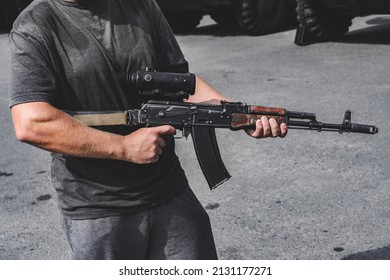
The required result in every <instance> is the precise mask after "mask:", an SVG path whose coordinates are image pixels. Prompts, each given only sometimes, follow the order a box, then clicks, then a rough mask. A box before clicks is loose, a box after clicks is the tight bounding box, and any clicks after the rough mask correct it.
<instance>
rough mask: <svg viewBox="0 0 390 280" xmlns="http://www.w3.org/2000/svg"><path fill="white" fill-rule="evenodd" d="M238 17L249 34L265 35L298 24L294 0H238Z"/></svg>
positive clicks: (240, 23)
mask: <svg viewBox="0 0 390 280" xmlns="http://www.w3.org/2000/svg"><path fill="white" fill-rule="evenodd" d="M236 5H237V19H238V23H239V25H240V27H241V28H242V29H243V30H244V31H245V32H246V33H248V34H249V35H264V34H270V33H275V32H279V31H282V30H286V29H287V28H292V27H294V26H296V24H297V22H296V15H295V6H296V2H295V1H294V0H236Z"/></svg>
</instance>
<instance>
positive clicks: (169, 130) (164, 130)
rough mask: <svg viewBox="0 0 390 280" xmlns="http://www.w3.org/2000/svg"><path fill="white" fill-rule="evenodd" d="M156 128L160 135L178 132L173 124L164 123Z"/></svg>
mask: <svg viewBox="0 0 390 280" xmlns="http://www.w3.org/2000/svg"><path fill="white" fill-rule="evenodd" d="M156 130H157V132H158V134H160V135H168V134H169V135H175V134H176V129H175V128H174V127H173V126H171V125H162V126H157V127H156Z"/></svg>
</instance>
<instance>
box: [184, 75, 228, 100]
mask: <svg viewBox="0 0 390 280" xmlns="http://www.w3.org/2000/svg"><path fill="white" fill-rule="evenodd" d="M220 100H229V98H226V97H224V96H223V95H222V94H220V93H219V92H218V91H217V90H215V89H214V88H213V87H211V86H210V85H209V84H207V83H206V82H205V81H203V80H202V79H201V78H199V77H196V88H195V94H194V95H190V97H189V98H188V100H187V102H190V103H200V102H207V103H211V104H212V103H219V101H220Z"/></svg>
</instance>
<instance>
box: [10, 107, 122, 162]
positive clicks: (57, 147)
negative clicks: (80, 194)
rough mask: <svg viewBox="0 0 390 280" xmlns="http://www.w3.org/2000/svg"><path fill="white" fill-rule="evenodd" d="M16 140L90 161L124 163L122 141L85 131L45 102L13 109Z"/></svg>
mask: <svg viewBox="0 0 390 280" xmlns="http://www.w3.org/2000/svg"><path fill="white" fill-rule="evenodd" d="M12 116H13V120H14V127H15V132H16V135H17V138H18V139H19V140H20V141H23V142H26V143H29V144H31V145H34V146H36V147H39V148H42V149H44V150H47V151H50V152H55V153H60V154H66V155H72V156H80V157H90V158H107V159H123V158H124V148H123V142H124V139H123V138H124V137H123V136H120V135H116V134H112V133H107V132H103V131H99V130H96V129H93V128H89V127H86V126H85V125H83V124H81V123H80V122H78V121H77V120H75V119H74V118H72V117H70V116H68V115H67V114H65V113H64V112H62V111H60V110H58V109H56V108H54V107H52V106H51V105H50V104H47V103H44V102H35V103H26V104H20V105H16V106H14V107H13V108H12Z"/></svg>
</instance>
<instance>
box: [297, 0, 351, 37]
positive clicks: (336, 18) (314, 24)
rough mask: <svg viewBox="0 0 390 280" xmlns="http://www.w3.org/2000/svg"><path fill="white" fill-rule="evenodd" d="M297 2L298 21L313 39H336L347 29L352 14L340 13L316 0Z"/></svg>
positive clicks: (298, 0)
mask: <svg viewBox="0 0 390 280" xmlns="http://www.w3.org/2000/svg"><path fill="white" fill-rule="evenodd" d="M297 4H298V5H297V19H298V22H299V24H300V25H301V26H302V27H303V28H304V29H305V31H306V32H308V33H309V35H310V37H311V38H312V39H313V40H314V41H317V42H323V41H330V40H337V39H340V38H342V37H343V36H344V35H345V34H346V33H347V32H348V31H349V27H350V26H351V24H352V18H353V17H354V16H351V15H344V14H341V13H339V12H338V11H335V10H332V9H330V8H328V7H325V6H323V5H321V3H318V1H311V0H297Z"/></svg>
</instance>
